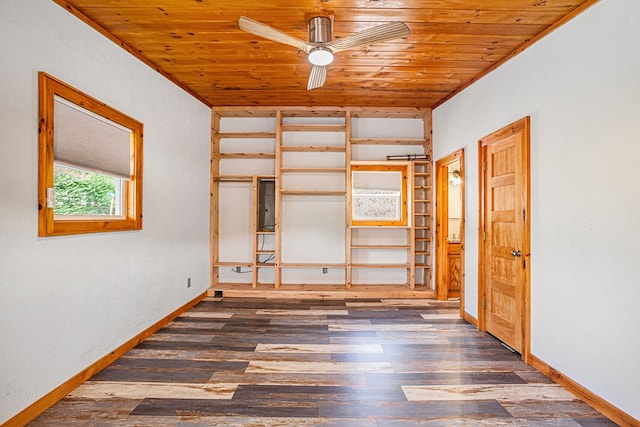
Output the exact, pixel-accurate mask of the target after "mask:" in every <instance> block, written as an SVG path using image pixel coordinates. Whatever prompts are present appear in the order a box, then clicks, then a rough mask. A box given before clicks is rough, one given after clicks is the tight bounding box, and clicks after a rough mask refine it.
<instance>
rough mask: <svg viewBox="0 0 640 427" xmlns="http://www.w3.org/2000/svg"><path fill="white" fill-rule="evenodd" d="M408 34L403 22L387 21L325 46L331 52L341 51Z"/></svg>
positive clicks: (409, 32)
mask: <svg viewBox="0 0 640 427" xmlns="http://www.w3.org/2000/svg"><path fill="white" fill-rule="evenodd" d="M409 34H411V31H409V27H407V26H406V24H405V23H404V22H389V23H388V24H382V25H378V26H375V27H371V28H367V29H366V30H362V31H360V32H358V33H356V34H353V35H351V36H349V37H345V38H343V39H340V40H336V41H334V42H330V43H327V47H329V48H330V49H331V50H332V51H333V52H341V51H343V50H347V49H353V48H354V47H358V46H362V45H365V44H373V43H378V42H383V41H386V40H392V39H397V38H400V37H405V36H408V35H409Z"/></svg>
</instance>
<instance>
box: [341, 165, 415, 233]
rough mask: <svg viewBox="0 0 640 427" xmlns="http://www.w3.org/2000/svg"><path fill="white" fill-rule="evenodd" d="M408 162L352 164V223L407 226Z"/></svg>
mask: <svg viewBox="0 0 640 427" xmlns="http://www.w3.org/2000/svg"><path fill="white" fill-rule="evenodd" d="M407 182H408V181H407V164H406V163H398V162H386V163H379V164H373V163H352V164H351V225H354V226H405V227H406V226H408V225H409V223H408V221H407Z"/></svg>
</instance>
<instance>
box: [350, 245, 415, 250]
mask: <svg viewBox="0 0 640 427" xmlns="http://www.w3.org/2000/svg"><path fill="white" fill-rule="evenodd" d="M409 248H411V246H409V245H351V249H409Z"/></svg>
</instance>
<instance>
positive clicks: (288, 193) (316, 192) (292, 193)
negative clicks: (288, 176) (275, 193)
mask: <svg viewBox="0 0 640 427" xmlns="http://www.w3.org/2000/svg"><path fill="white" fill-rule="evenodd" d="M280 194H281V195H283V196H344V195H346V194H347V192H346V191H345V190H280Z"/></svg>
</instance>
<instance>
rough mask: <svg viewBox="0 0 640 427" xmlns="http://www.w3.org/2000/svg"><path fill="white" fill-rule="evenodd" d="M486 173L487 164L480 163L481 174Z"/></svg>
mask: <svg viewBox="0 0 640 427" xmlns="http://www.w3.org/2000/svg"><path fill="white" fill-rule="evenodd" d="M486 171H487V162H482V172H486Z"/></svg>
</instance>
